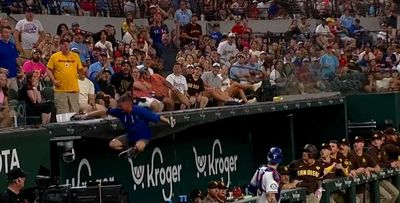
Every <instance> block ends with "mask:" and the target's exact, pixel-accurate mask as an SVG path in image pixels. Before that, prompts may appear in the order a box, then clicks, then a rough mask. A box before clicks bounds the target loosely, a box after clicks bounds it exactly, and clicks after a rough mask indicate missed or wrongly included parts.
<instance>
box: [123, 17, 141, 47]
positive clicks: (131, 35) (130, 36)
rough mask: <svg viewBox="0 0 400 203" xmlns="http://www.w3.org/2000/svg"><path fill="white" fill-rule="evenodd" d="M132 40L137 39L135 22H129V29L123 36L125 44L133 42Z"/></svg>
mask: <svg viewBox="0 0 400 203" xmlns="http://www.w3.org/2000/svg"><path fill="white" fill-rule="evenodd" d="M132 40H135V41H137V33H136V25H135V23H133V22H131V23H129V25H128V30H127V31H126V32H125V34H124V36H123V37H122V41H123V42H124V43H125V44H130V43H131V42H132Z"/></svg>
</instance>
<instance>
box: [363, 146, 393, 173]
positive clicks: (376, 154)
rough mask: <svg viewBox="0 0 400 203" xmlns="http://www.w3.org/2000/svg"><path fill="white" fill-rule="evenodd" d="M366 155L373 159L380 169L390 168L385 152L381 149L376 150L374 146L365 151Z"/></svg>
mask: <svg viewBox="0 0 400 203" xmlns="http://www.w3.org/2000/svg"><path fill="white" fill-rule="evenodd" d="M367 155H368V156H369V157H371V159H373V160H374V161H375V162H376V163H378V164H379V166H380V167H382V168H389V167H390V161H389V160H388V157H387V155H386V152H385V151H384V150H383V149H382V148H381V149H378V148H377V147H375V146H371V147H370V148H368V150H367Z"/></svg>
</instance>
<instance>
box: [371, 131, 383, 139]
mask: <svg viewBox="0 0 400 203" xmlns="http://www.w3.org/2000/svg"><path fill="white" fill-rule="evenodd" d="M382 137H383V132H382V131H380V130H378V131H375V132H373V133H372V138H371V140H380V139H382Z"/></svg>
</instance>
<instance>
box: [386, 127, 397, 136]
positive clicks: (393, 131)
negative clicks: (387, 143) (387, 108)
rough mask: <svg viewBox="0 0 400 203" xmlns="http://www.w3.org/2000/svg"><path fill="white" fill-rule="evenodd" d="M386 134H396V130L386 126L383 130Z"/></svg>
mask: <svg viewBox="0 0 400 203" xmlns="http://www.w3.org/2000/svg"><path fill="white" fill-rule="evenodd" d="M385 134H386V135H397V130H396V129H395V128H387V129H386V130H385Z"/></svg>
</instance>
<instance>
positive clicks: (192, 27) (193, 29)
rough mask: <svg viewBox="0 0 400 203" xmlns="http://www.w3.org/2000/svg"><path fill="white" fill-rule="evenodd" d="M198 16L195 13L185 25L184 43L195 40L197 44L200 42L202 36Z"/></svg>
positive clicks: (183, 31)
mask: <svg viewBox="0 0 400 203" xmlns="http://www.w3.org/2000/svg"><path fill="white" fill-rule="evenodd" d="M197 20H198V16H197V14H193V15H192V17H191V19H190V23H189V24H187V25H185V26H184V28H183V30H182V38H183V39H185V41H184V45H185V44H189V43H190V42H194V43H195V44H196V45H198V44H199V40H200V38H201V36H202V30H201V25H199V24H198V23H197Z"/></svg>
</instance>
